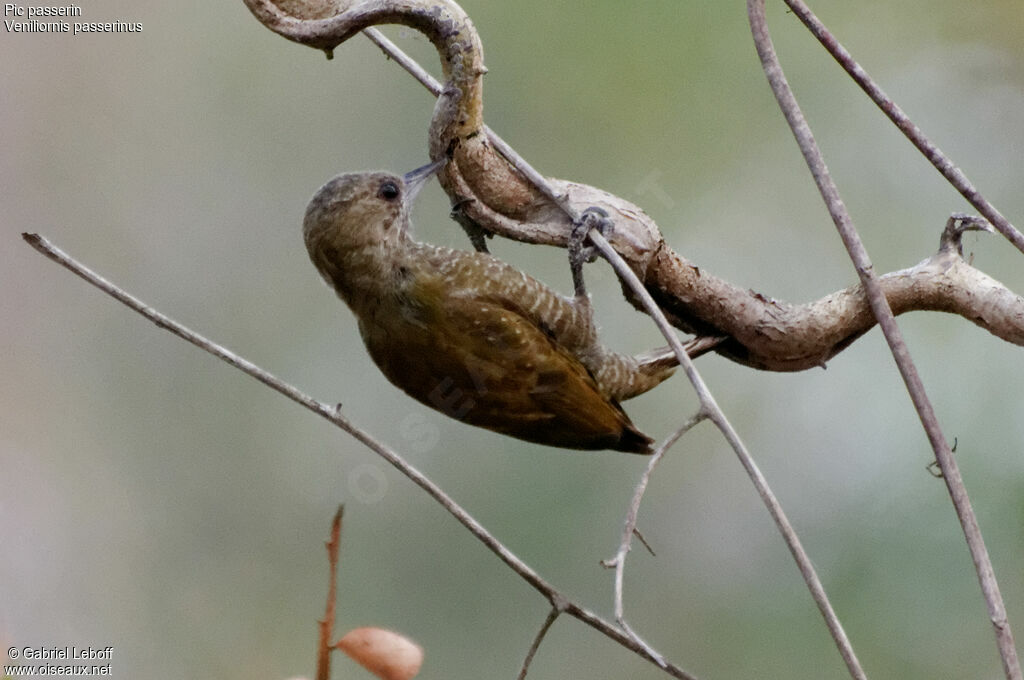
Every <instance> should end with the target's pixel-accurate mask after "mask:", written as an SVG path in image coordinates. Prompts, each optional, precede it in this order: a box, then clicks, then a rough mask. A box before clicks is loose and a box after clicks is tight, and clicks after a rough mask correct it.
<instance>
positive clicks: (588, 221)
mask: <svg viewBox="0 0 1024 680" xmlns="http://www.w3.org/2000/svg"><path fill="white" fill-rule="evenodd" d="M613 226H614V225H613V223H612V220H611V218H609V217H608V213H607V212H606V211H605V210H604V209H603V208H598V207H597V206H590V207H589V208H587V209H586V210H584V211H583V213H582V214H581V215H580V218H579V219H578V220H576V221H575V222H573V225H572V230H571V231H570V232H569V243H568V250H569V267H570V269H571V270H572V283H573V286H574V287H575V289H576V297H577V298H586V296H587V292H586V287H585V286H584V284H583V263H584V262H593V261H594V260H596V259H597V254H598V251H597V248H595V247H594V246H592V245H589V244H588V243H587V237H588V235H589V234H590V230H591V229H597V231H598V233H599V234H601V236H604V237H606V238H607V237H608V236H609V235H610V234H611V232H612V229H613Z"/></svg>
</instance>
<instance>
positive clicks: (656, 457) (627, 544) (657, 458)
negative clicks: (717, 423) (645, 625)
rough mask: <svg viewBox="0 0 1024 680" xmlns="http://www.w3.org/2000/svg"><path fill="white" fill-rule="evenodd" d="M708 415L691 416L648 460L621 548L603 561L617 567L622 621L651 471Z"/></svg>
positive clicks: (617, 608) (617, 598)
mask: <svg viewBox="0 0 1024 680" xmlns="http://www.w3.org/2000/svg"><path fill="white" fill-rule="evenodd" d="M706 417H707V416H706V415H704V413H698V414H697V415H695V416H693V417H692V418H690V419H689V420H688V421H686V422H685V423H684V424H683V426H682V427H680V428H679V429H678V430H676V431H675V432H673V433H672V434H671V435H670V436H669V438H668V439H666V440H665V441H664V442H663V443H662V444H661V446H659V447H658V449H657V450H656V451H655V452H654V454H653V455H652V456H651V458H650V460H648V461H647V467H646V468H645V469H644V472H643V474H642V475H640V481H639V482H637V485H636V489H635V490H634V491H633V498H632V500H631V501H630V503H629V509H628V510H627V511H626V521H625V523H624V526H623V528H622V540H621V541H620V543H619V550H618V552H617V553H615V557H612V558H611V559H608V560H604V561H603V562H602V564H603V565H604V566H605V567H608V568H614V569H615V618H616V620H619V621H620V622H621V620H622V618H623V616H624V607H623V603H622V581H623V577H622V573H623V572H624V571H625V566H626V555H627V554H629V551H630V549H631V546H632V544H633V535H634V534H635V533H636V523H637V518H638V517H639V515H640V502H641V501H642V500H643V497H644V493H645V492H646V491H647V485H648V484H649V483H650V480H651V473H652V472H653V471H654V468H655V466H657V465H658V463H659V462H661V459H662V458H663V457H664V455H665V452H667V451H668V450H669V449H670V448H671V447H672V446H673V445H674V444H675V443H676V442H677V441H679V439H680V437H682V436H683V435H684V434H686V433H687V432H689V431H690V430H691V429H693V427H694V426H695V425H697V424H698V423H699V422H701V421H702V420H704V419H705V418H706Z"/></svg>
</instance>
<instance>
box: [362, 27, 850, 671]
mask: <svg viewBox="0 0 1024 680" xmlns="http://www.w3.org/2000/svg"><path fill="white" fill-rule="evenodd" d="M375 42H376V40H375ZM377 44H378V46H379V47H381V49H383V50H384V51H385V53H386V54H387V55H388V56H390V57H391V58H392V59H394V60H395V61H396V62H397V63H398V64H400V65H402V66H403V68H406V69H407V70H409V72H410V73H412V74H413V75H414V76H416V72H415V71H413V70H410V67H409V66H408V64H411V63H415V61H414V60H413V59H412V58H411V57H409V56H408V55H405V54H404V53H403V52H402V51H401V50H400V49H399V48H398V47H397V46H395V45H394V43H390V41H388V42H386V43H383V42H378V43H377ZM418 70H419V71H422V69H418ZM417 79H419V77H418V76H417ZM421 82H423V81H421ZM427 89H431V86H430V85H427ZM487 131H488V136H489V139H490V140H491V142H492V143H493V144H494V145H495V148H497V149H498V150H499V151H500V152H501V154H502V155H503V156H505V158H506V159H507V160H508V161H509V163H511V164H512V165H513V166H514V167H515V168H516V169H517V170H518V171H519V172H521V173H522V174H523V176H525V177H526V178H528V179H529V180H530V181H531V182H532V183H533V184H534V186H536V187H537V189H538V190H539V191H540V192H541V193H543V194H544V195H545V196H547V197H548V198H549V199H550V200H551V201H552V202H554V203H555V204H556V205H558V206H559V207H560V208H561V209H562V210H563V211H565V213H566V215H568V216H569V218H570V219H572V221H573V222H574V223H575V222H577V221H578V220H579V214H578V213H577V212H576V211H575V210H574V209H573V208H572V206H571V205H570V203H569V201H568V197H567V196H563V195H561V194H559V193H558V192H556V191H555V190H554V187H552V186H551V183H550V182H548V180H547V178H545V177H544V176H543V175H541V174H540V173H539V172H537V170H536V169H534V168H533V166H531V165H530V164H529V163H528V162H527V161H526V160H525V159H524V158H523V157H522V156H520V155H519V154H518V153H516V151H515V150H514V149H512V148H511V147H510V146H509V145H508V144H507V143H505V142H504V141H503V140H501V138H500V137H498V135H496V134H494V133H493V132H492V131H491V130H490V129H489V128H488V129H487ZM589 238H590V240H591V243H593V244H594V246H595V247H596V248H597V249H598V250H599V251H600V252H601V254H602V255H603V256H604V257H605V259H606V260H608V262H609V263H610V264H611V265H612V267H613V268H614V269H615V271H616V273H617V274H618V275H619V277H620V278H621V279H622V280H623V281H624V282H625V283H626V285H627V286H629V288H630V290H632V291H633V293H634V294H635V295H636V296H637V297H638V299H639V300H640V301H641V303H642V305H643V307H644V310H645V311H646V312H647V314H648V315H649V316H650V317H651V318H652V319H653V320H654V323H655V325H657V326H658V330H660V331H661V333H662V335H664V336H665V339H666V340H667V341H668V343H669V346H670V347H671V348H672V351H673V352H674V353H675V355H676V358H677V359H678V360H679V364H680V367H681V368H682V369H683V372H684V373H686V376H687V378H689V380H690V383H691V385H693V389H694V391H695V392H696V393H697V397H698V399H699V400H700V403H701V410H702V411H703V412H704V413H706V414H707V417H708V418H709V419H710V420H711V421H712V422H713V423H714V424H715V426H716V427H717V428H718V429H719V430H720V431H721V432H722V435H723V436H724V437H725V439H726V441H727V442H728V444H729V446H730V447H731V448H732V450H733V451H734V452H735V453H736V456H737V457H738V458H739V459H740V464H741V465H742V466H743V468H744V470H746V472H747V475H748V476H749V477H750V479H751V481H752V482H753V484H754V488H755V489H756V490H757V493H758V496H760V498H761V501H762V502H763V503H764V504H765V506H766V508H767V509H768V514H769V515H770V516H771V518H772V521H774V522H775V525H776V527H777V528H778V530H779V532H780V533H781V534H782V537H783V540H784V541H785V542H786V546H787V547H788V548H789V551H790V554H791V555H792V556H793V559H794V560H795V561H796V563H797V568H798V569H799V570H800V574H801V576H802V577H803V579H804V582H805V583H806V584H807V588H808V590H809V591H810V593H811V597H812V599H813V600H814V602H815V604H816V605H817V607H818V610H819V611H820V612H821V615H822V617H823V618H824V619H825V625H826V626H827V627H828V630H829V633H830V634H831V635H832V639H833V641H834V642H835V644H836V646H837V647H838V648H839V653H840V655H841V656H842V658H843V660H844V662H845V663H846V665H847V668H849V669H850V672H851V674H852V675H853V677H854V678H857V679H858V680H859V679H862V678H866V677H867V676H866V675H865V674H864V671H863V669H862V668H861V667H860V662H859V661H858V660H857V656H856V654H855V653H854V651H853V646H852V645H851V644H850V640H849V638H848V637H847V635H846V631H845V630H843V626H842V624H841V623H840V622H839V617H838V616H837V615H836V613H835V610H834V609H833V607H832V603H831V602H829V599H828V595H827V594H826V593H825V588H824V586H823V585H822V583H821V579H820V578H819V577H818V574H817V572H816V571H815V569H814V565H813V564H812V563H811V559H810V557H809V556H808V555H807V552H806V551H805V550H804V548H803V545H802V544H801V542H800V539H799V537H798V536H797V534H796V531H795V530H794V529H793V526H792V524H790V522H789V519H788V518H787V517H786V514H785V512H784V511H783V510H782V505H781V504H780V503H779V501H778V498H777V497H776V496H775V494H774V492H772V490H771V487H770V486H769V485H768V480H767V479H766V478H765V476H764V474H763V473H762V472H761V470H760V468H758V466H757V464H756V463H755V462H754V459H753V457H752V456H751V455H750V452H749V451H748V450H747V447H746V445H745V444H744V443H743V441H742V440H741V439H740V436H739V434H738V433H737V432H736V430H735V429H734V428H733V426H732V424H731V423H730V422H729V420H728V418H726V416H725V413H724V412H723V411H722V409H721V408H720V407H719V406H718V403H717V402H716V401H715V399H714V397H713V396H712V395H711V392H710V390H709V389H708V387H707V385H706V384H705V383H704V379H703V378H702V377H701V376H700V374H699V373H698V372H697V369H696V367H695V366H694V365H693V362H692V361H691V360H690V357H689V356H688V354H687V352H686V350H685V349H684V347H683V345H682V344H681V343H680V341H679V338H678V337H677V336H676V334H675V331H674V330H673V329H672V327H671V325H670V324H669V323H668V320H667V319H666V318H665V315H664V313H662V311H661V308H660V307H658V305H657V303H656V302H655V301H654V298H652V297H651V294H650V293H649V292H648V291H647V289H646V288H645V287H644V285H643V283H642V282H641V281H640V279H639V278H637V275H636V273H634V272H633V270H632V269H630V268H629V266H628V265H627V264H626V263H625V261H624V260H623V259H622V257H621V256H620V255H619V254H618V253H617V252H615V250H614V249H613V248H612V247H611V245H610V244H609V243H608V241H607V240H605V238H604V237H603V236H601V234H600V233H598V231H597V230H595V229H591V230H590V234H589Z"/></svg>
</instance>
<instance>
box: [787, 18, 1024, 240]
mask: <svg viewBox="0 0 1024 680" xmlns="http://www.w3.org/2000/svg"><path fill="white" fill-rule="evenodd" d="M785 3H786V4H787V5H789V7H790V9H792V10H793V13H794V14H796V15H797V17H799V19H800V21H802V22H803V23H804V25H805V26H806V27H807V28H808V30H810V32H811V33H812V34H813V35H814V37H815V38H817V39H818V42H820V43H821V44H822V45H823V46H824V47H825V49H826V50H827V51H828V53H829V54H831V55H832V57H833V58H834V59H835V60H836V61H837V62H839V65H840V66H842V67H843V70H845V71H846V72H847V73H849V74H850V77H851V78H853V80H854V82H856V83H857V84H858V85H859V86H860V88H861V89H862V90H864V92H865V93H866V94H867V95H868V97H870V98H871V101H873V102H874V103H875V104H876V105H877V106H878V108H879V109H881V110H882V113H884V114H885V115H886V116H887V117H888V118H889V120H891V121H892V122H893V124H894V125H895V126H896V127H897V128H899V130H900V132H902V133H903V134H904V135H905V136H906V137H907V139H909V140H910V142H911V143H912V144H913V145H914V146H915V147H917V149H918V150H919V151H920V152H921V153H922V154H923V155H924V157H925V158H927V159H928V161H929V162H930V163H931V164H932V165H933V166H935V169H936V170H938V171H939V172H940V173H941V174H942V176H943V177H945V178H946V180H947V181H948V182H949V183H950V184H951V185H953V187H954V188H955V189H956V190H957V191H959V192H960V195H962V196H963V197H964V198H966V199H967V201H968V202H969V203H970V204H971V205H973V206H974V207H975V208H976V209H977V210H978V212H980V213H981V214H982V215H984V216H985V217H986V218H987V219H988V221H989V222H991V223H992V224H993V226H995V228H996V229H998V230H999V232H1000V233H1001V234H1002V235H1003V236H1005V237H1006V238H1007V240H1009V241H1010V243H1012V244H1013V245H1015V246H1016V247H1017V249H1018V250H1020V251H1021V252H1022V253H1024V234H1022V233H1021V232H1020V231H1018V230H1017V229H1016V228H1015V227H1014V226H1013V225H1012V224H1010V222H1009V220H1007V219H1006V218H1005V217H1003V215H1002V213H1000V212H999V211H998V210H996V208H995V206H993V205H992V204H991V203H989V202H988V201H987V200H986V199H985V197H984V196H982V195H981V192H980V191H978V189H977V188H976V187H975V186H974V184H972V183H971V181H970V180H969V179H967V175H965V174H964V172H963V170H961V169H960V168H959V167H957V165H956V164H955V163H954V162H953V161H952V160H951V159H950V158H949V157H948V156H946V154H944V153H942V150H941V149H939V147H937V146H936V145H935V144H934V143H933V142H932V141H931V140H930V139H928V137H926V136H925V134H924V133H923V132H922V131H921V128H919V127H917V125H915V124H914V122H913V121H912V120H910V118H909V117H908V116H907V114H906V113H904V112H903V109H901V108H900V107H899V106H897V105H896V102H894V101H893V100H892V99H890V98H889V95H887V94H886V93H885V91H883V90H882V88H881V87H879V86H878V83H876V82H875V81H874V80H873V79H872V78H871V76H869V75H868V73H867V71H865V70H864V69H863V67H861V65H860V64H858V63H857V62H856V60H854V58H853V57H852V56H851V55H850V53H849V52H847V51H846V48H844V47H843V46H842V45H841V44H840V43H839V41H838V40H836V38H835V36H833V35H832V33H831V32H830V31H829V30H828V28H826V26H825V24H823V23H821V21H820V20H819V19H818V17H816V16H815V15H814V13H813V12H811V10H810V8H809V7H808V6H807V5H806V4H805V3H804V2H803V0H785Z"/></svg>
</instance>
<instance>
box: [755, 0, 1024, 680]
mask: <svg viewBox="0 0 1024 680" xmlns="http://www.w3.org/2000/svg"><path fill="white" fill-rule="evenodd" d="M747 10H748V14H749V17H750V25H751V30H752V31H753V35H754V43H755V45H756V47H757V53H758V55H759V57H760V58H761V63H762V65H763V67H764V72H765V75H766V76H767V78H768V82H769V84H770V85H771V88H772V92H774V94H775V98H776V99H777V100H778V102H779V106H780V107H781V109H782V112H783V114H784V115H785V117H786V121H787V122H788V123H789V126H790V128H791V129H792V131H793V135H794V137H796V140H797V143H798V145H799V146H800V150H801V152H802V153H803V155H804V159H805V161H806V162H807V166H808V168H810V170H811V174H812V175H813V176H814V181H815V184H817V186H818V191H819V192H820V193H821V196H822V198H823V199H824V201H825V205H826V207H827V208H828V211H829V214H830V215H831V216H832V221H833V222H834V223H835V225H836V229H837V230H838V232H839V236H840V238H842V240H843V245H844V246H845V247H846V250H847V252H848V253H849V256H850V259H851V261H852V262H853V264H854V268H855V269H856V270H857V275H858V276H859V277H860V280H861V284H862V285H863V287H864V292H865V295H866V296H867V298H868V303H869V304H870V306H871V310H872V312H873V313H874V315H875V319H876V320H877V321H878V325H879V327H880V328H881V329H882V333H883V334H884V335H885V340H886V342H887V343H888V344H889V349H890V351H891V352H892V355H893V358H894V359H895V360H896V365H897V367H898V368H899V371H900V375H901V376H902V377H903V381H904V383H905V384H906V386H907V391H908V392H909V393H910V398H911V401H913V403H914V408H915V409H916V410H917V413H918V416H919V418H920V420H921V424H922V426H923V427H924V430H925V432H926V433H927V435H928V440H929V441H930V443H931V446H932V450H933V451H934V452H935V460H936V461H937V462H938V464H939V468H940V469H941V470H942V477H943V479H944V480H945V482H946V487H947V488H948V490H949V495H950V498H951V499H952V501H953V507H954V508H955V509H956V513H957V517H958V518H959V520H960V525H961V526H962V527H963V531H964V536H965V537H966V539H967V546H968V549H969V550H970V552H971V558H972V559H973V560H974V565H975V569H976V571H977V573H978V580H979V582H980V583H981V590H982V593H983V594H984V597H985V603H986V605H987V607H988V613H989V618H990V620H991V621H992V625H993V626H994V628H995V636H996V644H997V646H998V647H999V654H1000V658H1001V659H1002V662H1003V671H1004V673H1005V675H1006V677H1007V678H1008V680H1021V667H1020V661H1019V660H1018V658H1017V650H1016V647H1015V646H1014V642H1013V633H1012V631H1011V629H1010V624H1009V621H1008V620H1007V617H1006V607H1005V605H1004V604H1003V599H1002V595H1001V594H1000V592H999V584H998V583H997V582H996V577H995V572H994V571H993V568H992V561H991V559H990V558H989V555H988V549H987V548H986V547H985V541H984V539H983V538H982V536H981V529H980V528H979V526H978V521H977V518H976V517H975V514H974V509H973V508H972V507H971V502H970V499H969V498H968V496H967V489H966V487H965V486H964V483H963V478H962V477H961V475H960V468H959V466H958V465H957V462H956V458H955V457H954V456H953V453H952V451H950V449H949V444H948V443H947V442H946V438H945V436H944V435H943V434H942V428H941V426H940V425H939V421H938V418H937V417H936V415H935V411H934V409H933V408H932V405H931V401H930V400H929V399H928V395H927V393H926V392H925V388H924V384H923V383H922V381H921V376H920V375H919V374H918V372H917V367H916V366H915V365H914V361H913V359H912V358H911V357H910V351H909V349H908V348H907V345H906V342H904V340H903V334H902V333H901V331H900V328H899V326H898V325H897V324H896V319H895V317H894V316H893V314H892V310H891V309H890V308H889V302H888V300H886V297H885V293H884V291H883V290H882V287H881V285H880V284H879V281H878V277H877V276H876V275H875V272H874V268H873V267H872V265H871V260H870V258H869V257H868V254H867V250H866V249H865V248H864V244H863V242H862V241H861V239H860V235H859V234H858V233H857V230H856V228H855V227H854V225H853V221H852V220H851V219H850V216H849V213H848V212H847V211H846V207H845V206H844V205H843V201H842V199H841V198H840V196H839V189H838V188H837V187H836V185H835V182H834V181H833V180H832V177H831V174H830V173H829V171H828V167H827V166H826V164H825V161H824V159H823V158H822V155H821V151H820V149H819V148H818V145H817V142H815V140H814V135H813V134H812V133H811V129H810V126H809V125H808V124H807V121H806V119H805V118H804V116H803V113H802V112H801V110H800V106H799V104H798V103H797V101H796V97H794V96H793V92H792V90H791V89H790V87H789V84H788V82H787V81H786V77H785V75H784V74H783V72H782V66H781V64H780V63H779V60H778V57H777V55H776V54H775V48H774V46H773V45H772V40H771V36H770V35H769V33H768V25H767V20H766V18H765V13H764V0H747ZM986 217H987V215H986Z"/></svg>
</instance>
